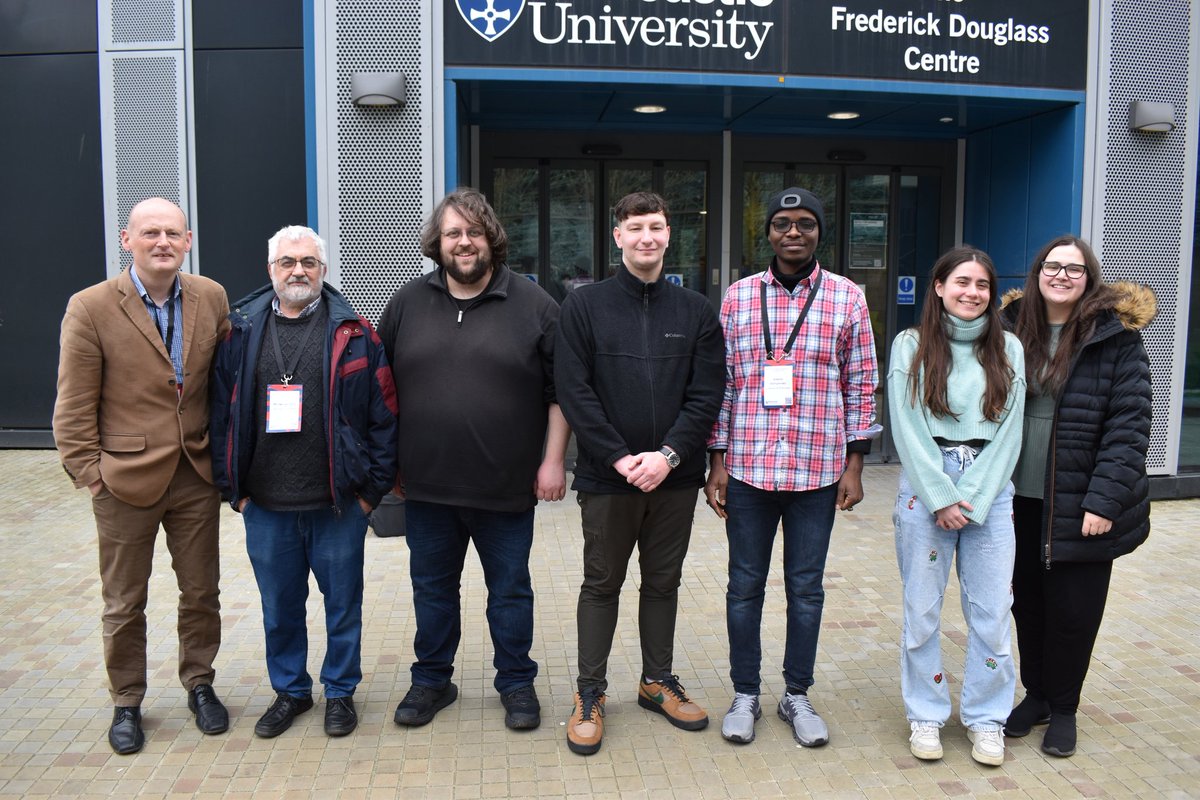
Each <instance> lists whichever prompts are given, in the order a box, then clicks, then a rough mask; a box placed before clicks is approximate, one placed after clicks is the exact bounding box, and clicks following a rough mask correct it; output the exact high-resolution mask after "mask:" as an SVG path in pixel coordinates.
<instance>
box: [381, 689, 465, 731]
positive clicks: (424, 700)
mask: <svg viewBox="0 0 1200 800" xmlns="http://www.w3.org/2000/svg"><path fill="white" fill-rule="evenodd" d="M457 699H458V687H457V686H455V685H454V684H453V683H447V684H446V685H445V686H443V687H442V688H441V689H437V688H434V687H433V686H412V687H411V688H409V690H408V694H406V695H404V699H403V700H401V701H400V705H398V706H396V716H395V720H396V724H397V725H424V724H426V723H427V722H429V721H430V720H432V719H433V718H434V717H435V716H436V715H437V712H439V711H441V710H442V709H443V708H445V707H446V706H448V705H450V704H451V703H453V702H454V701H455V700H457Z"/></svg>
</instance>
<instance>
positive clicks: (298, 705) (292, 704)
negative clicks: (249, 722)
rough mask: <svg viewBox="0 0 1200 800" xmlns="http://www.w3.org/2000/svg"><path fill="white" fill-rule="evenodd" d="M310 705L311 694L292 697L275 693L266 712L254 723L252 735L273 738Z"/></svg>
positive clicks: (311, 705)
mask: <svg viewBox="0 0 1200 800" xmlns="http://www.w3.org/2000/svg"><path fill="white" fill-rule="evenodd" d="M312 707H313V701H312V695H305V696H304V697H292V696H291V695H290V694H282V693H280V694H277V695H276V696H275V702H274V703H271V707H270V708H268V709H267V713H265V714H263V715H262V716H261V717H259V720H258V722H257V723H255V725H254V735H255V736H258V737H259V738H261V739H273V738H275V737H276V736H278V735H279V734H281V733H283V732H284V731H286V730H287V729H288V728H290V727H292V723H293V722H294V721H295V720H296V717H297V716H299V715H300V714H303V713H304V712H305V711H308V710H309V709H310V708H312Z"/></svg>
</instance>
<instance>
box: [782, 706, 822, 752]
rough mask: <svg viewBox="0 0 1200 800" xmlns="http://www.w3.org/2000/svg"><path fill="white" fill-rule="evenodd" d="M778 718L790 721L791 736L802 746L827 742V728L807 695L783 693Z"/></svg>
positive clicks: (812, 745) (818, 745)
mask: <svg viewBox="0 0 1200 800" xmlns="http://www.w3.org/2000/svg"><path fill="white" fill-rule="evenodd" d="M779 718H780V719H782V720H784V721H785V722H788V723H791V726H792V736H793V738H795V740H796V741H797V742H799V743H800V744H801V745H802V746H804V747H820V746H821V745H823V744H826V743H828V742H829V728H828V727H827V726H826V725H825V720H823V719H821V715H820V714H818V713H817V712H816V709H814V708H813V707H812V703H810V702H809V701H808V695H803V694H785V695H784V696H783V699H782V700H780V701H779Z"/></svg>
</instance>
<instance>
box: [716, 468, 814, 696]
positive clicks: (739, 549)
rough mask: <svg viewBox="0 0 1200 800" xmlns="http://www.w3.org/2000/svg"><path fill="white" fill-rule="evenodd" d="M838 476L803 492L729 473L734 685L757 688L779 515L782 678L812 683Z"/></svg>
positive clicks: (728, 611) (790, 683) (728, 600)
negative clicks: (758, 485)
mask: <svg viewBox="0 0 1200 800" xmlns="http://www.w3.org/2000/svg"><path fill="white" fill-rule="evenodd" d="M836 501H837V484H831V485H829V486H825V487H823V488H821V489H813V490H811V491H807V492H772V491H766V490H764V489H757V488H755V487H753V486H750V485H749V484H746V483H742V482H741V481H739V480H737V479H736V478H732V477H731V478H730V479H729V488H728V490H727V491H726V496H725V510H726V512H727V513H728V514H729V519H727V520H726V521H725V534H726V536H727V537H728V538H729V588H728V590H727V591H726V593H725V620H726V624H727V625H728V627H729V677H730V679H731V680H732V681H733V688H734V691H736V692H740V693H743V694H758V693H759V683H760V678H761V676H760V674H759V670H760V667H761V665H762V631H761V628H762V609H763V598H764V595H765V588H766V584H767V572H768V571H769V570H770V568H771V551H772V549H773V548H774V544H775V532H776V530H777V529H778V527H779V521H780V519H782V520H783V581H784V590H785V593H786V595H787V640H786V642H785V644H784V651H783V680H784V682H785V683H786V685H787V688H789V689H801V690H804V691H807V690H808V688H809V687H810V686H812V685H813V665H814V664H815V663H816V660H817V637H818V635H819V634H820V631H821V612H822V611H823V609H824V607H825V588H824V586H823V585H822V581H823V579H824V576H825V556H826V555H827V554H828V553H829V536H830V534H831V533H832V531H833V514H834V507H835V503H836Z"/></svg>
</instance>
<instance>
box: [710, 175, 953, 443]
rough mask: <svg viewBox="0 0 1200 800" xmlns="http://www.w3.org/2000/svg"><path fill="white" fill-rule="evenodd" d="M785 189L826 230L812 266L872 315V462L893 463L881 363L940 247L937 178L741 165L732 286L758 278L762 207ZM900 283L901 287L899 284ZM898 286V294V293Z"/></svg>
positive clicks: (762, 261)
mask: <svg viewBox="0 0 1200 800" xmlns="http://www.w3.org/2000/svg"><path fill="white" fill-rule="evenodd" d="M788 186H802V187H804V188H806V189H809V190H810V191H812V192H813V193H814V194H816V195H817V197H819V198H820V199H821V203H822V205H824V208H825V226H826V230H824V231H823V234H822V237H821V243H820V244H819V246H818V247H817V259H818V261H819V262H820V263H821V266H822V267H824V268H825V269H828V270H830V271H832V272H836V273H839V274H841V275H845V276H846V277H848V278H850V279H851V280H853V281H854V282H855V283H857V284H858V285H859V287H860V288H861V289H862V290H863V293H864V294H865V295H866V298H867V306H868V308H869V309H870V312H871V327H872V329H873V331H874V334H875V352H876V355H877V357H878V360H879V379H880V386H879V389H878V390H877V391H876V408H877V414H878V418H879V420H880V421H881V422H882V424H883V425H884V435H883V437H882V440H881V441H880V442H878V443H877V446H876V447H875V448H873V451H872V452H873V454H874V455H873V458H874V459H880V460H884V461H889V460H891V459H892V458H894V457H895V448H894V446H893V444H892V439H891V434H890V425H889V424H888V419H887V392H886V388H887V387H886V379H887V369H888V356H889V354H890V350H891V343H892V340H893V339H894V338H895V337H896V334H897V333H898V332H899V331H901V330H903V329H905V328H908V327H911V326H912V325H914V324H915V323H916V317H917V313H918V311H919V305H918V303H920V302H921V301H922V300H923V291H924V284H925V282H926V281H927V280H928V274H929V268H930V266H932V264H933V262H934V260H935V259H936V258H937V255H938V253H939V252H940V249H941V240H942V226H941V223H942V209H941V205H942V203H941V198H942V186H941V175H940V171H937V170H924V171H904V170H901V169H900V168H894V169H888V168H884V169H879V168H877V167H876V168H868V167H843V166H833V167H830V166H824V165H821V166H813V167H809V166H806V165H785V164H747V165H746V167H745V181H744V189H743V195H742V258H741V264H740V266H739V269H738V271H739V273H740V274H734V275H732V276H731V278H732V279H733V280H737V279H738V278H740V277H744V276H746V275H751V274H754V273H756V272H760V271H762V270H763V269H765V268H766V267H767V265H768V264H769V263H770V261H771V257H772V255H773V252H772V250H771V246H770V243H769V242H768V241H767V237H766V226H765V224H764V221H765V216H766V208H767V201H768V199H769V198H770V197H771V195H773V194H775V193H776V192H778V191H780V190H782V189H784V188H785V187H788ZM905 278H907V279H908V280H904V279H905ZM901 283H903V288H904V289H905V291H900V285H901Z"/></svg>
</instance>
